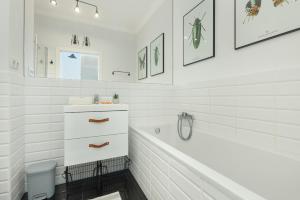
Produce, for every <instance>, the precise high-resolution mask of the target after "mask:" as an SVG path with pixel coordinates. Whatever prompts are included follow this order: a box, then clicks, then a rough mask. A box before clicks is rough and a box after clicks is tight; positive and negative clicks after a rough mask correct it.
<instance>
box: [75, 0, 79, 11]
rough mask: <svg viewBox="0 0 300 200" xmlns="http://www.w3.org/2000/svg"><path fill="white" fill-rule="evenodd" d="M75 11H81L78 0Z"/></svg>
mask: <svg viewBox="0 0 300 200" xmlns="http://www.w3.org/2000/svg"><path fill="white" fill-rule="evenodd" d="M75 12H76V13H80V9H79V3H78V0H77V3H76V7H75Z"/></svg>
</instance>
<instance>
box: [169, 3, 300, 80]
mask: <svg viewBox="0 0 300 200" xmlns="http://www.w3.org/2000/svg"><path fill="white" fill-rule="evenodd" d="M197 3H199V1H198V0H189V1H182V0H174V83H175V84H182V83H186V82H195V81H205V80H216V79H219V78H224V77H233V76H238V75H243V74H251V73H255V72H261V71H268V70H274V69H287V68H293V67H300V65H299V46H300V32H299V31H298V32H295V33H292V34H288V35H285V36H282V37H279V38H275V39H272V40H269V41H266V42H263V43H259V44H256V45H254V46H250V47H247V48H244V49H241V50H238V51H235V50H234V1H216V57H215V58H213V59H209V60H206V61H203V62H199V63H196V64H194V65H191V66H187V67H183V64H182V57H183V56H182V55H183V52H182V49H183V44H182V43H183V42H182V40H183V39H182V32H183V31H182V28H183V27H182V26H183V25H182V24H183V16H184V15H185V14H186V13H187V11H188V10H190V9H191V8H193V7H194V6H195V5H196V4H197ZM294 20H296V19H294Z"/></svg>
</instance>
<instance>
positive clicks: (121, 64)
mask: <svg viewBox="0 0 300 200" xmlns="http://www.w3.org/2000/svg"><path fill="white" fill-rule="evenodd" d="M35 32H36V34H37V35H38V43H39V44H43V45H45V46H47V47H50V48H52V49H59V48H66V49H70V48H71V49H74V50H76V49H77V50H82V51H87V52H89V51H91V52H99V53H100V55H101V58H100V62H101V64H102V66H101V67H102V72H103V80H110V81H134V77H135V69H136V67H135V66H136V63H135V60H136V59H135V58H136V56H135V49H136V41H135V36H134V35H133V34H129V33H125V32H118V31H113V30H109V29H103V28H101V27H97V26H89V25H86V24H81V23H78V22H72V21H65V20H62V19H60V18H53V17H48V16H43V15H35ZM72 34H77V35H78V36H79V39H80V42H82V41H83V37H84V36H85V35H86V36H88V37H89V38H90V41H91V47H89V48H83V47H81V48H80V47H75V48H74V46H71V37H72ZM115 70H116V71H129V72H131V76H127V75H124V74H117V75H115V76H113V75H112V71H115Z"/></svg>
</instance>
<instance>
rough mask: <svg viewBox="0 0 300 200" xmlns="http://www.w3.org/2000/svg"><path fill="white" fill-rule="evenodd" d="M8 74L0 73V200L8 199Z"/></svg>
mask: <svg viewBox="0 0 300 200" xmlns="http://www.w3.org/2000/svg"><path fill="white" fill-rule="evenodd" d="M8 75H9V73H8V72H6V71H1V72H0V101H1V104H0V200H6V199H9V195H10V194H9V191H10V188H9V186H10V182H9V180H10V179H9V176H10V173H9V166H10V164H9V151H10V149H9V143H10V136H9V131H10V130H9V127H10V124H9V76H8Z"/></svg>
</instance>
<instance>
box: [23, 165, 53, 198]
mask: <svg viewBox="0 0 300 200" xmlns="http://www.w3.org/2000/svg"><path fill="white" fill-rule="evenodd" d="M55 168H56V162H54V161H49V162H43V163H39V164H33V165H30V166H29V167H28V168H27V170H26V174H27V189H28V200H41V199H46V198H51V197H52V196H53V195H54V193H55Z"/></svg>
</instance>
